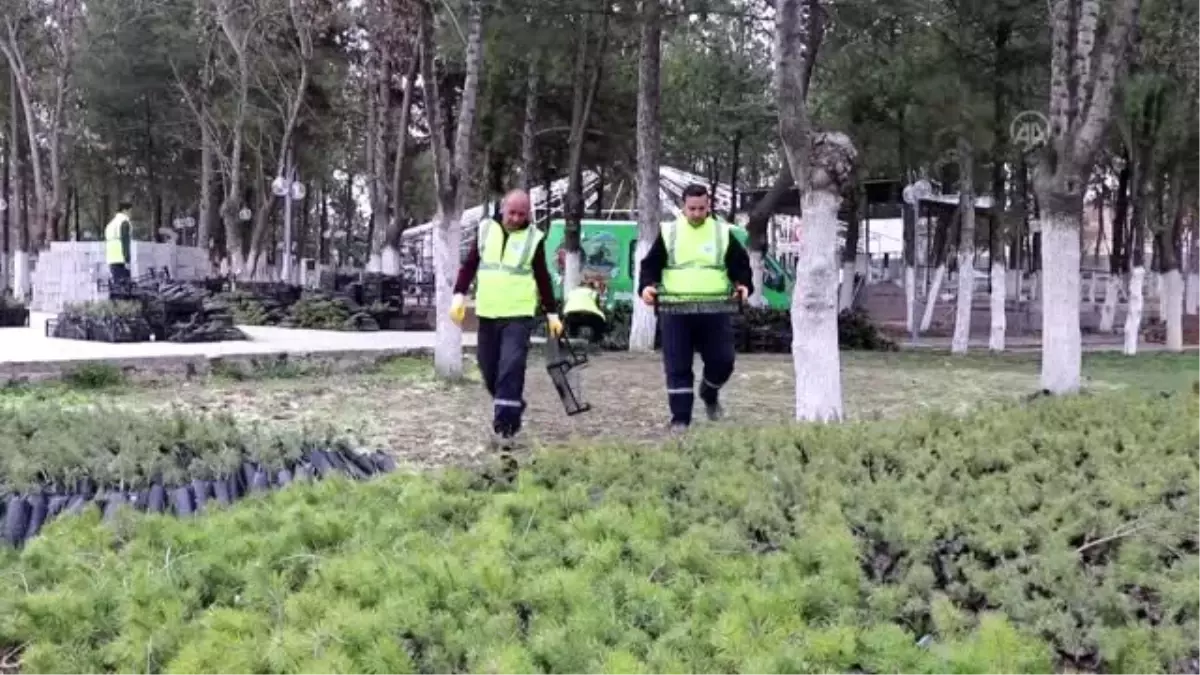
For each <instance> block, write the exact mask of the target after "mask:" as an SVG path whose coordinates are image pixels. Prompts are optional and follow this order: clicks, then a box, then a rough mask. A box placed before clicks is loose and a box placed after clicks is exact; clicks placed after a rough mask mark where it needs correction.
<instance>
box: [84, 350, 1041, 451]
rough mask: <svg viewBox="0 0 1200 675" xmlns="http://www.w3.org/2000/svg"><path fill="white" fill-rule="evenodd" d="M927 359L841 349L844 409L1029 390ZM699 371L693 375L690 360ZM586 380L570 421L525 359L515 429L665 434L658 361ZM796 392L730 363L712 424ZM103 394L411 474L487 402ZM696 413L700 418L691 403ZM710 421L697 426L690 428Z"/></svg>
mask: <svg viewBox="0 0 1200 675" xmlns="http://www.w3.org/2000/svg"><path fill="white" fill-rule="evenodd" d="M931 358H932V357H922V358H918V359H914V357H912V356H907V355H898V354H893V355H882V354H874V355H866V354H863V355H859V354H854V353H843V390H844V393H845V401H846V407H847V414H848V415H849V416H850V417H851V418H852V419H874V418H880V417H883V418H888V417H895V416H898V415H901V414H906V413H911V412H914V411H917V410H921V409H928V408H940V409H950V410H965V409H967V408H969V407H971V406H974V405H976V404H978V403H980V402H982V401H985V400H990V399H995V398H997V397H1017V396H1021V395H1024V394H1028V393H1030V392H1032V391H1033V390H1034V389H1035V388H1036V386H1037V378H1036V375H1035V373H1034V372H1029V371H1026V370H1025V369H1020V371H1019V372H1010V371H1006V370H1003V369H995V368H990V369H982V370H971V371H968V372H969V373H970V375H969V376H967V377H963V376H962V373H963V372H964V371H962V370H960V369H956V368H955V367H951V364H949V363H941V362H938V361H935V360H931ZM943 361H944V359H943ZM696 365H697V369H696V372H697V377H698V376H699V372H700V363H699V361H697V364H696ZM583 382H584V385H583V389H584V398H585V400H587V401H588V402H589V403H590V404H591V406H592V409H591V411H589V412H586V413H583V414H580V415H577V416H574V417H568V416H566V415H565V414H564V412H563V406H562V403H561V402H560V401H559V399H558V396H557V394H556V393H555V391H554V388H553V386H552V384H551V383H550V378H549V375H548V374H547V373H546V371H545V368H544V363H543V362H541V361H538V360H531V362H530V364H529V371H528V376H527V378H526V400H527V401H528V404H529V408H528V410H527V412H526V417H525V432H524V434H523V435H524V436H525V438H526V442H527V443H528V444H529V445H531V446H536V445H537V444H539V443H543V444H544V443H556V444H558V443H564V442H567V443H569V442H572V441H577V440H584V439H588V440H595V439H611V440H617V439H620V440H621V441H623V442H629V441H635V442H637V441H640V442H647V441H654V440H656V439H660V438H662V437H663V436H664V434H665V432H666V424H667V421H668V414H667V408H666V405H667V403H666V393H665V385H664V378H663V374H662V365H661V361H660V360H659V357H658V356H656V355H628V354H619V353H609V354H601V355H598V356H595V357H593V360H592V362H591V363H590V364H589V365H588V366H587V367H586V370H584V372H583ZM793 387H794V384H793V375H792V365H791V357H790V356H786V355H783V356H777V355H743V356H739V358H738V363H737V369H736V371H735V373H734V376H733V378H732V380H731V381H730V382H729V384H728V385H727V386H726V387H725V389H724V390H723V393H722V402H723V404H724V406H725V409H726V419H725V420H724V421H722V422H720V424H725V425H751V426H756V425H763V424H782V423H786V422H788V421H789V420H790V419H792V414H793V410H794V388H793ZM106 398H108V400H109V401H110V402H112V403H118V404H120V405H122V406H130V407H134V408H140V409H146V408H150V409H161V408H169V407H172V406H183V407H185V408H189V409H192V410H198V411H210V412H218V411H220V412H229V413H232V414H234V415H236V416H238V417H240V418H244V419H247V420H260V421H263V422H266V423H268V424H271V425H274V424H287V425H295V424H312V425H326V424H329V425H333V426H334V427H335V428H336V429H338V430H340V431H342V432H345V433H347V434H349V435H352V436H354V437H356V438H359V439H361V440H362V442H363V443H364V444H365V445H368V446H371V447H375V448H387V449H390V451H391V452H393V453H394V454H395V455H396V456H397V458H398V459H400V460H402V461H403V462H405V463H407V464H410V465H411V466H413V467H414V468H420V467H430V466H437V465H444V464H464V463H465V464H471V463H474V462H475V461H476V460H481V459H483V458H484V457H486V456H487V455H488V453H487V452H486V441H487V438H488V435H489V432H490V424H491V421H490V412H491V406H490V401H489V398H488V396H487V394H486V392H485V391H484V389H483V386H482V383H481V382H480V380H479V376H478V373H477V371H473V370H469V371H468V378H467V380H466V381H465V382H462V383H458V384H445V383H440V382H437V381H435V380H434V379H433V377H432V372H431V366H430V365H429V363H428V362H424V361H412V360H401V361H397V362H394V363H392V364H388V365H387V366H385V367H384V369H383V370H382V371H381V372H373V373H367V374H360V375H339V376H335V377H318V376H301V377H294V378H269V379H260V380H248V381H243V382H231V381H208V382H189V383H178V384H175V385H172V386H170V387H167V386H165V385H164V386H160V387H154V388H131V389H126V390H122V391H121V393H114V394H113V395H112V396H111V397H108V396H106ZM697 418H698V419H702V418H703V412H702V409H701V408H700V404H699V403H698V405H697ZM709 424H710V423H709V422H707V421H702V422H698V423H697V426H698V427H703V426H708V425H709Z"/></svg>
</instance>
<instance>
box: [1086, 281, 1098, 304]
mask: <svg viewBox="0 0 1200 675" xmlns="http://www.w3.org/2000/svg"><path fill="white" fill-rule="evenodd" d="M1087 303H1088V306H1089V308H1094V307H1095V306H1096V273H1095V272H1088V282H1087Z"/></svg>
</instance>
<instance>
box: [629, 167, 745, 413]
mask: <svg viewBox="0 0 1200 675" xmlns="http://www.w3.org/2000/svg"><path fill="white" fill-rule="evenodd" d="M709 208H710V200H709V195H708V189H707V188H706V187H704V186H703V185H697V184H694V183H693V184H691V185H688V186H687V187H686V188H684V190H683V213H682V214H681V215H680V216H679V218H678V219H676V220H675V221H673V222H669V223H664V224H663V227H662V231H661V232H660V234H659V237H658V239H657V240H655V242H654V244H653V246H652V247H651V248H650V252H649V253H647V254H646V257H645V258H643V259H642V263H641V270H640V272H641V276H640V278H641V283H640V287H639V288H638V294H639V295H640V296H641V298H642V302H645V303H646V304H647V305H651V306H654V305H655V304H656V303H661V304H667V303H670V302H680V301H687V300H688V298H687V297H686V296H687V295H689V294H691V295H693V297H697V296H699V297H708V298H715V297H721V296H724V297H729V296H730V295H732V296H733V297H736V298H738V299H740V300H745V299H746V298H747V297H748V296H749V295H750V292H751V290H752V288H753V284H752V282H751V275H750V256H749V255H747V253H746V249H745V248H744V247H742V245H741V243H739V242H738V240H737V239H736V238H734V236H733V233H732V231H731V227H732V226H731V225H729V223H726V222H724V221H720V220H717V219H716V218H714V217H713V216H712V215H711V213H710V211H709ZM660 286H661V291H662V297H661V298H659V292H660ZM659 320H660V327H661V329H662V355H663V369H664V370H665V371H666V376H667V403H668V405H669V406H670V409H671V431H672V432H676V433H678V432H682V431H685V430H686V429H687V428H688V426H689V425H691V423H692V408H693V406H694V404H695V393H694V387H695V381H694V376H693V374H692V362H693V359H694V355H695V353H696V352H699V353H700V358H701V359H702V360H703V362H704V370H703V372H702V373H701V380H700V400H702V401H704V411H705V413H706V415H707V416H708V419H710V420H712V421H716V420H718V419H720V418H721V416H722V414H723V410H722V408H721V403H720V397H719V394H720V391H721V387H722V386H723V385H724V384H725V383H726V382H728V381H729V377H730V376H731V375H732V374H733V362H734V334H733V320H732V318H731V317H730V316H729V315H728V314H671V313H666V312H664V313H662V314H661V315H660V317H659Z"/></svg>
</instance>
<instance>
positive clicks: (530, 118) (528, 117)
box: [521, 52, 550, 218]
mask: <svg viewBox="0 0 1200 675" xmlns="http://www.w3.org/2000/svg"><path fill="white" fill-rule="evenodd" d="M537 109H538V58H537V53H536V52H535V53H534V55H533V56H531V57H530V59H529V70H528V72H527V73H526V75H525V124H524V126H523V127H522V129H521V189H522V190H524V191H526V192H529V190H530V189H531V188H532V187H533V177H534V172H533V171H534V165H535V164H536V163H537V154H536V150H537V145H536V136H535V134H536V133H537ZM549 200H550V196H549V195H546V201H547V202H549ZM530 208H532V206H531V207H530ZM529 215H530V217H531V218H532V217H533V214H532V213H531V214H529Z"/></svg>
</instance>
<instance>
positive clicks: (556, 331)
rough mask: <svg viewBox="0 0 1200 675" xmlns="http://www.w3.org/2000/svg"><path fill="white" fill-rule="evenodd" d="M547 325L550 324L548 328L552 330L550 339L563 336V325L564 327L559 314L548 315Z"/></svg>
mask: <svg viewBox="0 0 1200 675" xmlns="http://www.w3.org/2000/svg"><path fill="white" fill-rule="evenodd" d="M546 323H547V324H548V327H549V329H550V337H552V338H556V337H558V336H560V335H562V332H563V325H562V321H560V320H559V318H558V315H557V314H547V315H546Z"/></svg>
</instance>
